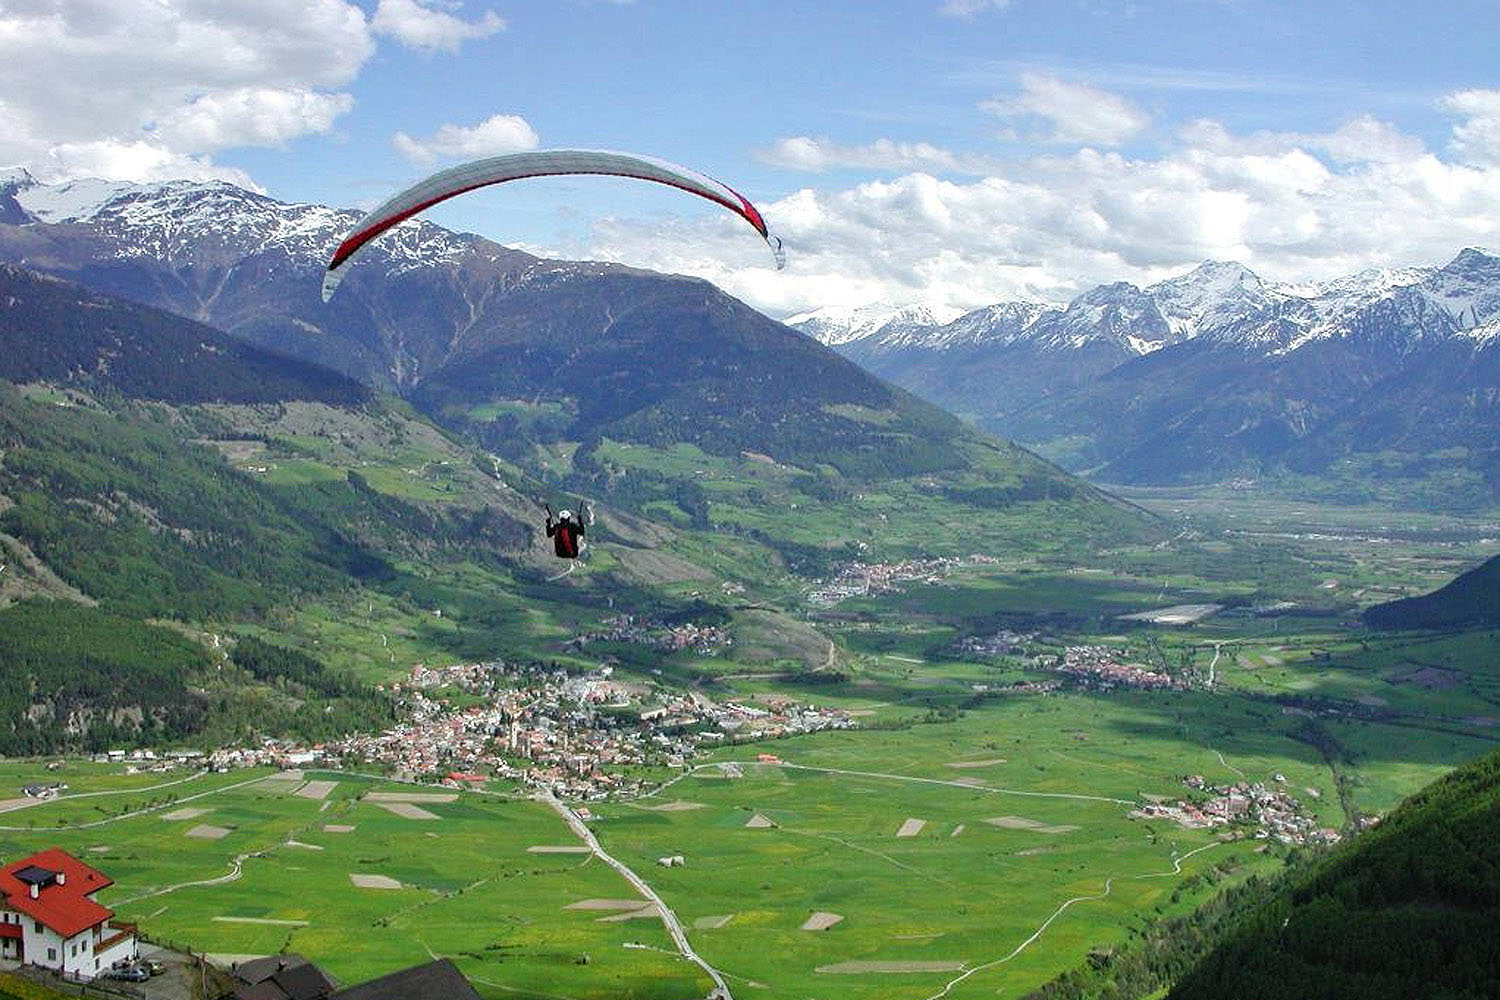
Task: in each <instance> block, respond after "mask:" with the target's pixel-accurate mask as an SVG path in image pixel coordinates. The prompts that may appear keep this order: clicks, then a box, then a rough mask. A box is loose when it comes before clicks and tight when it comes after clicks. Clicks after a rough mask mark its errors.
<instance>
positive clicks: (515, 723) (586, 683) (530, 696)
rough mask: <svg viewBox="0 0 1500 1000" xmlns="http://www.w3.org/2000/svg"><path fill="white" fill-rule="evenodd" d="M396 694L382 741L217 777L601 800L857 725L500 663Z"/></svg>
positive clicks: (407, 686)
mask: <svg viewBox="0 0 1500 1000" xmlns="http://www.w3.org/2000/svg"><path fill="white" fill-rule="evenodd" d="M391 690H392V692H393V693H394V694H395V695H397V696H398V697H399V698H400V699H401V702H402V704H403V706H404V708H405V711H404V712H403V715H404V716H405V721H404V722H402V723H400V724H398V725H395V726H393V727H391V728H390V729H387V730H386V731H384V732H381V733H376V734H369V735H355V736H349V737H344V738H341V739H338V740H331V741H329V742H326V743H320V744H317V745H315V746H303V745H299V744H295V743H291V742H288V741H285V740H272V739H266V740H263V741H261V743H260V744H259V745H257V746H254V747H248V748H246V747H240V748H226V749H222V750H216V751H214V752H213V754H212V755H210V757H209V762H210V764H211V765H212V766H213V767H215V768H217V769H230V768H235V767H252V766H262V765H267V764H271V765H277V766H283V767H301V766H312V765H319V764H322V765H327V766H333V767H358V766H359V765H361V764H376V765H380V766H383V767H385V768H387V769H389V770H391V771H394V772H396V773H397V774H398V775H399V776H402V777H411V778H435V779H437V780H439V781H441V782H443V783H446V784H469V783H473V782H474V781H475V780H476V779H477V780H479V781H482V780H484V778H485V777H486V776H490V777H495V778H500V779H506V780H513V781H518V782H522V783H525V784H528V785H533V786H540V787H546V788H548V789H550V790H552V791H553V792H554V793H555V794H558V795H561V796H564V797H567V798H574V799H583V800H597V799H601V798H605V797H608V796H611V795H619V794H625V793H633V792H638V791H641V790H643V786H644V781H643V779H641V778H639V777H636V776H634V775H631V774H629V773H628V772H629V771H630V770H631V769H632V768H634V767H636V766H639V765H648V764H655V765H665V766H677V767H681V766H685V765H686V763H687V761H688V760H690V759H691V758H692V757H693V756H695V755H696V754H697V753H698V751H699V750H700V749H701V748H703V747H706V746H717V745H721V744H722V743H724V742H725V741H728V740H735V739H765V738H773V737H778V736H787V735H793V734H798V733H808V732H816V731H818V730H822V729H849V728H854V727H855V725H856V722H855V720H853V719H852V718H850V717H849V715H848V713H847V712H845V711H843V710H842V709H835V708H819V707H817V706H813V705H804V704H799V703H798V702H796V701H795V700H793V699H791V698H777V699H774V700H772V701H771V702H770V703H768V704H766V705H764V706H761V705H749V704H741V703H736V702H730V703H724V704H720V703H716V702H714V701H712V700H711V699H709V698H707V697H706V696H704V695H702V694H701V693H698V692H688V693H681V692H675V691H671V690H668V689H665V688H656V687H652V686H649V685H643V684H639V683H629V684H627V683H623V682H621V681H619V680H616V679H614V677H613V671H612V669H611V668H610V667H608V666H605V667H600V668H599V669H597V670H595V671H592V672H589V673H584V674H578V673H569V672H567V671H564V670H561V669H553V668H548V667H544V666H540V665H536V664H525V665H517V664H508V663H504V662H498V661H497V662H490V663H477V664H463V665H458V666H451V667H443V668H430V667H420V666H419V667H415V668H413V670H412V672H411V674H410V675H409V677H408V679H406V680H403V681H400V682H397V683H395V684H392V685H391ZM453 692H456V693H462V694H465V695H474V696H477V697H476V698H475V699H473V700H474V701H476V702H477V703H476V704H467V705H464V706H463V707H454V706H453V705H451V704H450V703H449V701H448V699H447V698H446V697H445V694H446V693H453ZM464 700H465V701H468V700H469V699H464Z"/></svg>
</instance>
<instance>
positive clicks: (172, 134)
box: [154, 87, 354, 150]
mask: <svg viewBox="0 0 1500 1000" xmlns="http://www.w3.org/2000/svg"><path fill="white" fill-rule="evenodd" d="M352 107H354V98H353V97H351V96H349V95H348V94H340V93H334V94H328V93H320V92H318V91H314V90H308V89H306V88H303V87H289V88H285V89H277V88H274V87H240V88H237V89H235V90H226V91H219V92H217V93H211V94H203V95H201V96H199V97H197V98H194V99H193V100H192V101H191V102H189V103H188V104H185V105H182V106H180V107H178V108H174V109H173V110H172V111H170V112H169V113H168V114H167V115H166V116H165V117H163V118H162V119H161V120H160V121H158V122H157V123H156V125H155V129H154V132H155V133H156V135H158V136H159V137H160V138H161V139H162V140H163V141H164V142H167V143H169V144H170V145H172V146H176V147H182V148H187V149H201V150H215V149H228V148H231V147H234V146H275V145H279V144H281V143H284V142H286V141H287V140H289V139H295V138H296V137H297V136H299V135H304V134H306V133H308V132H326V131H328V130H329V129H330V128H332V127H333V123H334V120H335V119H336V118H338V117H339V116H340V115H342V114H345V113H346V112H348V111H349V109H350V108H352Z"/></svg>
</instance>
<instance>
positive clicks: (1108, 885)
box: [924, 842, 1223, 1000]
mask: <svg viewBox="0 0 1500 1000" xmlns="http://www.w3.org/2000/svg"><path fill="white" fill-rule="evenodd" d="M1221 846H1223V845H1222V844H1220V843H1218V842H1215V843H1212V844H1204V845H1203V846H1202V847H1195V848H1194V849H1193V850H1191V851H1188V852H1187V853H1186V854H1184V855H1181V856H1180V857H1178V856H1175V855H1174V856H1173V858H1172V870H1171V871H1168V872H1148V873H1146V874H1144V875H1111V876H1109V877H1108V878H1106V879H1105V880H1104V891H1103V892H1101V893H1098V894H1097V895H1093V896H1074V897H1073V898H1072V899H1068V900H1064V901H1063V903H1062V905H1060V906H1059V907H1058V908H1057V909H1055V910H1053V911H1052V915H1051V916H1049V917H1048V918H1047V919H1046V920H1043V921H1042V925H1041V926H1040V927H1038V928H1037V929H1036V930H1034V931H1032V933H1031V936H1030V937H1029V938H1027V939H1026V940H1025V941H1022V942H1021V943H1020V944H1018V945H1016V947H1015V948H1014V949H1013V950H1012V951H1011V953H1010V954H1008V955H1006V956H1005V957H1004V958H997V959H995V960H994V961H993V962H985V963H984V964H983V965H976V966H974V967H973V968H972V969H969V970H968V971H966V972H964V974H963V975H961V976H957V977H955V978H953V979H951V980H949V981H948V985H946V986H944V987H943V988H942V989H940V990H938V991H937V992H936V993H933V994H931V995H930V996H927V997H925V998H924V1000H942V998H943V997H946V996H947V995H948V994H949V993H950V992H952V991H953V987H955V986H957V985H958V984H959V983H961V982H963V981H964V980H965V979H968V978H969V977H970V976H972V975H974V973H976V972H983V971H984V970H986V969H993V968H994V967H995V966H997V965H1004V964H1005V963H1006V962H1009V961H1010V960H1011V959H1013V958H1015V957H1016V956H1017V955H1019V954H1021V952H1023V951H1025V950H1026V949H1027V948H1029V947H1030V946H1031V945H1032V944H1033V943H1035V942H1036V940H1037V939H1038V938H1040V937H1041V936H1042V934H1043V933H1045V932H1046V930H1047V928H1048V927H1051V926H1052V922H1053V921H1055V920H1056V919H1057V918H1058V917H1060V916H1062V915H1063V913H1064V912H1065V911H1066V910H1067V909H1068V908H1069V907H1071V906H1073V905H1074V904H1075V903H1090V902H1096V901H1098V900H1101V899H1104V898H1105V897H1106V896H1108V895H1109V894H1110V892H1112V891H1113V890H1114V884H1115V882H1116V881H1117V880H1119V879H1121V878H1128V879H1143V878H1169V877H1171V876H1173V875H1181V874H1182V863H1183V862H1184V861H1186V860H1187V859H1188V858H1190V857H1192V856H1193V855H1194V854H1198V853H1200V852H1202V851H1207V850H1209V849H1211V848H1214V847H1221Z"/></svg>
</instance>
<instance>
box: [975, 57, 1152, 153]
mask: <svg viewBox="0 0 1500 1000" xmlns="http://www.w3.org/2000/svg"><path fill="white" fill-rule="evenodd" d="M980 107H981V108H982V109H983V110H985V111H988V112H989V113H990V114H993V115H995V116H996V117H998V118H1000V119H1001V120H1002V121H1004V122H1006V123H1008V130H1007V132H1006V133H1005V134H1006V135H1008V136H1010V137H1018V133H1017V132H1016V130H1015V128H1014V124H1013V123H1015V122H1016V121H1017V120H1018V119H1020V120H1022V121H1024V120H1027V119H1032V118H1040V119H1043V120H1044V121H1046V122H1047V123H1048V126H1049V131H1048V132H1045V133H1042V134H1041V135H1040V136H1038V137H1037V138H1041V139H1042V140H1044V141H1046V142H1056V143H1088V144H1094V145H1100V146H1118V145H1119V144H1120V143H1122V142H1124V141H1125V140H1126V139H1129V138H1130V137H1131V136H1133V135H1135V134H1137V133H1138V132H1140V131H1141V130H1142V129H1144V128H1145V127H1146V126H1147V125H1148V124H1150V121H1151V120H1150V118H1148V117H1147V115H1146V113H1145V112H1143V111H1141V110H1140V109H1139V108H1137V107H1136V106H1135V105H1134V104H1131V103H1130V102H1129V101H1127V100H1126V99H1125V98H1123V97H1120V96H1119V95H1117V94H1111V93H1109V92H1108V91H1104V90H1098V89H1096V88H1094V87H1089V86H1086V85H1084V84H1079V83H1068V82H1066V81H1064V80H1059V79H1058V78H1057V77H1055V76H1047V75H1045V74H1042V73H1023V74H1022V75H1021V93H1019V94H1017V95H1016V96H1014V97H997V98H995V99H994V100H990V101H985V102H984V103H982V104H981V105H980Z"/></svg>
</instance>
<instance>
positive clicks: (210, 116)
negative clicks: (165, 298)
mask: <svg viewBox="0 0 1500 1000" xmlns="http://www.w3.org/2000/svg"><path fill="white" fill-rule="evenodd" d="M373 52H374V40H373V38H372V37H371V33H370V28H369V25H368V24H367V23H366V21H365V16H364V14H363V12H362V11H361V10H360V8H359V7H357V6H355V5H354V4H353V3H349V2H346V0H257V2H256V3H245V2H243V0H110V2H107V3H103V2H79V0H24V2H21V0H11V2H8V3H5V4H4V5H3V6H0V94H4V95H5V105H6V106H5V111H6V115H5V121H6V127H5V129H4V130H3V131H0V162H6V163H20V164H24V165H27V166H30V167H32V168H33V169H34V172H36V173H38V174H39V175H40V176H43V177H46V178H48V179H61V178H62V177H68V176H78V174H79V173H80V172H83V171H88V172H90V173H94V174H96V175H99V176H104V177H108V178H114V179H123V180H146V179H154V178H157V177H160V176H162V175H163V173H164V172H168V171H170V170H172V169H173V167H172V164H177V165H179V166H180V168H181V174H180V176H204V175H205V174H208V175H212V176H221V177H231V178H235V177H239V178H243V175H242V174H239V173H238V172H236V171H226V170H224V169H222V168H219V167H215V166H214V165H213V164H212V161H211V160H209V159H208V158H207V157H206V155H205V154H208V153H211V152H213V151H215V150H219V149H224V148H228V147H229V146H234V145H244V144H258V145H264V144H275V143H280V142H285V141H287V140H288V139H291V138H294V137H296V136H298V135H304V134H307V133H311V132H320V131H326V130H327V129H329V128H330V127H331V126H332V124H333V122H334V119H336V118H337V116H338V115H340V114H342V113H344V112H345V111H347V110H348V108H349V106H350V98H349V97H348V95H347V94H345V93H343V92H341V90H340V88H342V87H344V86H345V85H347V84H348V83H350V82H351V81H352V80H353V79H354V78H355V76H356V75H357V74H358V72H359V70H360V68H361V67H362V66H363V65H364V64H365V63H366V61H367V60H368V59H369V57H370V55H371V54H372V53H373ZM257 116H265V117H264V119H263V120H262V119H259V118H257Z"/></svg>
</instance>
